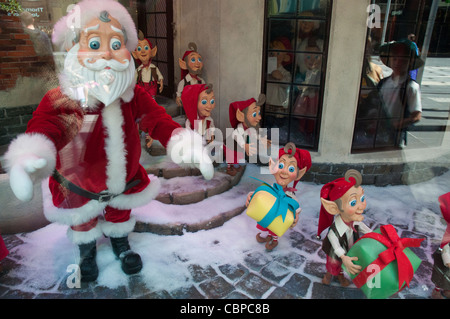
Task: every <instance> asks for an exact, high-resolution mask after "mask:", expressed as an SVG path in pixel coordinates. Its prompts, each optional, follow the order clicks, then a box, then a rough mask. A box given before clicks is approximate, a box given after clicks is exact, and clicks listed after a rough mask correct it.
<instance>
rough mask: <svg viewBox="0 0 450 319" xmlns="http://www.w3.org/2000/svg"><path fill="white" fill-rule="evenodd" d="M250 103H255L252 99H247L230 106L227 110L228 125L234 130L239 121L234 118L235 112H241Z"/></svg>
mask: <svg viewBox="0 0 450 319" xmlns="http://www.w3.org/2000/svg"><path fill="white" fill-rule="evenodd" d="M252 103H256V100H255V99H254V98H251V99H248V100H246V101H237V102H233V103H231V104H230V108H229V116H230V123H231V127H233V128H236V127H237V126H238V124H239V121H238V120H237V118H236V112H237V110H240V111H243V110H245V109H246V108H247V107H249V106H250V105H252Z"/></svg>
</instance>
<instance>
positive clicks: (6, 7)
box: [0, 0, 22, 15]
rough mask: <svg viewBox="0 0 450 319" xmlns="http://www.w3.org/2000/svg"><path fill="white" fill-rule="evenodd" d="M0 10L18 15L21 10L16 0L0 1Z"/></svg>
mask: <svg viewBox="0 0 450 319" xmlns="http://www.w3.org/2000/svg"><path fill="white" fill-rule="evenodd" d="M0 10H1V11H6V12H8V15H18V14H19V13H21V12H22V6H21V5H20V3H18V2H17V1H16V0H6V1H5V2H0Z"/></svg>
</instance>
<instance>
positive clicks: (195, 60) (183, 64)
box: [176, 42, 206, 106]
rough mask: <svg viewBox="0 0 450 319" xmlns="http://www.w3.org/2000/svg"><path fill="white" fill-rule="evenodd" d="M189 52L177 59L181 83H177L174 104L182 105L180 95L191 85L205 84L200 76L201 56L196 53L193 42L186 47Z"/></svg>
mask: <svg viewBox="0 0 450 319" xmlns="http://www.w3.org/2000/svg"><path fill="white" fill-rule="evenodd" d="M188 48H189V50H187V51H186V52H184V55H183V58H181V59H178V63H179V65H180V69H181V81H180V82H179V83H178V87H177V96H176V102H177V104H178V106H181V105H182V101H181V94H182V93H183V89H184V88H185V87H186V86H188V85H192V84H205V83H206V82H205V80H203V79H202V78H201V77H200V75H201V74H202V70H203V61H202V56H201V55H200V54H199V53H198V52H197V45H196V44H195V43H193V42H191V43H189V45H188Z"/></svg>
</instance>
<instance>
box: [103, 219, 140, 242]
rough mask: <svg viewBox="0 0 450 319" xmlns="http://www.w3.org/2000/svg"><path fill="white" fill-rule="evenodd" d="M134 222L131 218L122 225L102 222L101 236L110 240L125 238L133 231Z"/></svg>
mask: <svg viewBox="0 0 450 319" xmlns="http://www.w3.org/2000/svg"><path fill="white" fill-rule="evenodd" d="M135 224H136V220H135V219H134V218H133V217H130V219H129V220H128V221H126V222H123V223H111V222H107V221H105V222H103V223H102V224H101V227H102V231H103V234H105V236H108V237H112V238H120V237H125V236H127V235H128V234H129V233H131V232H132V231H133V230H134V225H135Z"/></svg>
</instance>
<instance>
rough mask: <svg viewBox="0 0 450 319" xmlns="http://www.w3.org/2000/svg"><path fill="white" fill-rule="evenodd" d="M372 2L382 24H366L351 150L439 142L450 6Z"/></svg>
mask: <svg viewBox="0 0 450 319" xmlns="http://www.w3.org/2000/svg"><path fill="white" fill-rule="evenodd" d="M373 4H375V5H376V6H378V8H379V9H380V14H381V15H380V17H379V19H380V22H381V23H380V26H379V27H372V28H368V29H367V41H366V49H365V58H364V63H363V68H362V74H361V86H360V96H359V102H358V110H357V114H356V122H355V128H354V135H353V143H352V152H353V153H357V152H369V151H383V150H395V149H413V148H424V147H438V146H440V145H441V143H442V140H443V136H444V133H445V131H446V124H447V121H448V116H449V96H450V94H449V92H448V90H444V89H443V87H444V86H445V83H447V82H446V79H447V78H448V62H447V60H448V57H450V50H449V46H448V45H442V43H447V44H448V42H449V41H448V33H445V32H442V26H443V25H447V26H448V25H449V23H450V10H449V7H448V5H446V4H444V3H443V2H442V1H441V2H439V1H433V0H422V1H419V0H418V1H403V0H397V1H386V0H384V1H373ZM403 66H404V68H403ZM402 68H403V70H402ZM436 78H439V79H440V80H442V81H440V82H439V81H436ZM418 111H420V116H419V117H415V116H414V114H416V112H418ZM417 119H419V120H418V121H417ZM412 122H414V123H412Z"/></svg>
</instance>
